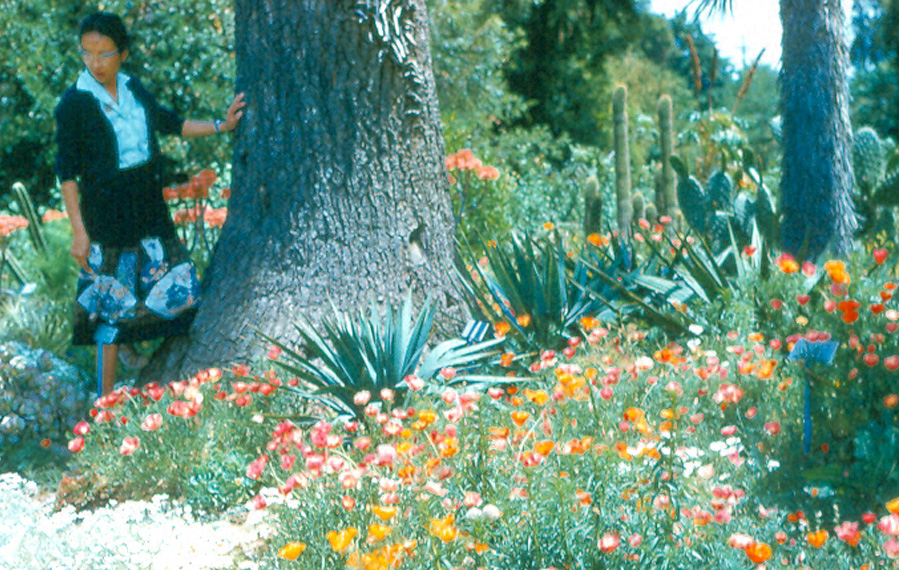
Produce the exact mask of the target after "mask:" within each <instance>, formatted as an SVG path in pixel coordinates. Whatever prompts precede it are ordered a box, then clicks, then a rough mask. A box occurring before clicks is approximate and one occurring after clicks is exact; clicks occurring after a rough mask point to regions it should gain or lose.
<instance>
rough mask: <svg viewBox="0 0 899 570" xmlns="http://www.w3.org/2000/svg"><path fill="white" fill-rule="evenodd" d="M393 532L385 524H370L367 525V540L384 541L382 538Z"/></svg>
mask: <svg viewBox="0 0 899 570" xmlns="http://www.w3.org/2000/svg"><path fill="white" fill-rule="evenodd" d="M391 532H393V529H392V528H390V527H389V526H387V525H386V524H370V525H368V539H369V540H370V541H372V542H377V541H379V540H384V538H385V537H386V536H387V535H389V534H390V533H391Z"/></svg>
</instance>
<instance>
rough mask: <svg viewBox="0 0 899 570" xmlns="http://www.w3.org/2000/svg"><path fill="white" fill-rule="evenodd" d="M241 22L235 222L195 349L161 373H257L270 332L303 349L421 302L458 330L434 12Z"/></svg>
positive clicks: (281, 0) (344, 12) (273, 2)
mask: <svg viewBox="0 0 899 570" xmlns="http://www.w3.org/2000/svg"><path fill="white" fill-rule="evenodd" d="M235 8H236V12H235V14H236V18H235V20H236V23H237V24H236V34H235V35H236V50H237V54H236V55H237V68H238V81H237V89H238V91H240V92H244V93H245V94H246V98H247V101H248V106H247V108H246V109H247V113H246V115H245V117H244V118H243V120H242V123H241V125H240V126H239V130H238V132H237V135H238V136H237V141H236V145H235V151H234V163H233V181H232V188H231V198H230V201H229V204H228V219H227V221H226V223H225V225H224V227H223V229H222V235H221V238H220V240H219V243H218V245H217V246H216V250H215V253H214V256H213V260H212V264H211V266H210V268H209V270H208V272H207V275H206V277H205V279H204V298H203V302H202V305H201V308H200V311H199V314H198V315H197V319H196V321H195V323H194V326H193V328H192V330H191V335H190V338H189V340H188V341H187V345H186V346H182V347H180V348H179V347H173V348H172V349H170V350H168V361H170V362H163V361H164V360H165V355H162V356H160V358H159V359H158V360H159V361H160V362H159V366H158V368H163V369H165V372H166V374H165V376H169V375H172V374H175V375H182V376H183V375H187V374H192V373H193V372H194V371H196V370H198V369H202V368H205V367H209V366H223V365H227V364H228V363H231V362H235V361H246V360H247V359H248V358H249V357H251V356H254V355H259V354H260V353H261V350H262V347H261V345H259V344H258V339H257V338H256V336H255V332H254V330H255V329H260V330H261V331H263V332H265V333H266V334H268V335H271V336H273V337H276V338H278V339H283V340H286V341H288V342H292V341H294V340H296V334H295V331H294V328H293V326H292V324H293V323H294V322H295V320H296V318H297V316H298V315H300V314H302V315H304V316H306V317H308V318H311V319H312V320H313V321H317V320H319V319H320V318H321V317H322V316H323V315H325V314H327V313H329V312H330V307H331V304H332V303H333V304H334V305H335V306H336V307H338V308H341V309H343V310H356V309H357V308H365V307H367V306H368V304H369V302H370V301H372V300H374V301H376V302H378V303H393V304H396V302H397V301H398V300H399V299H400V298H401V296H402V294H403V293H404V292H405V291H406V290H407V289H409V288H412V290H413V292H414V293H415V296H416V298H417V299H419V300H421V299H423V298H424V297H425V295H426V294H437V296H438V299H439V303H440V305H441V306H442V307H443V309H444V314H449V315H450V316H453V315H456V316H458V314H459V313H461V311H462V308H461V305H460V304H458V302H457V298H458V297H457V295H456V293H455V289H454V287H453V283H454V282H455V280H454V278H453V277H452V276H453V261H452V260H453V219H452V211H451V207H450V203H449V194H448V179H447V173H446V167H445V157H444V155H445V152H444V143H443V137H442V134H441V131H440V117H439V111H438V108H437V98H436V92H435V88H434V79H433V74H432V69H431V59H430V51H429V46H428V28H427V13H426V9H425V0H235ZM179 360H180V361H179ZM157 374H158V373H153V375H154V376H155V375H157Z"/></svg>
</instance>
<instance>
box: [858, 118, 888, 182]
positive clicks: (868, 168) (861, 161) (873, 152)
mask: <svg viewBox="0 0 899 570" xmlns="http://www.w3.org/2000/svg"><path fill="white" fill-rule="evenodd" d="M884 160H885V159H884V148H883V143H882V142H881V140H880V137H879V136H877V132H876V131H874V129H872V128H871V127H864V128H861V129H859V130H858V131H857V132H856V133H855V138H854V140H853V141H852V167H853V169H854V170H855V182H856V184H858V189H859V190H860V191H861V193H862V195H864V196H870V195H871V193H872V192H873V190H874V188H875V187H876V185H877V183H878V182H879V181H880V179H881V178H882V177H883V171H884V166H885V162H884Z"/></svg>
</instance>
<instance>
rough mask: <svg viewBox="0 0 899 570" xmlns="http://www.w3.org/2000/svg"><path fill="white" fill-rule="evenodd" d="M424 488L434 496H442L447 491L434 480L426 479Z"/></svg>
mask: <svg viewBox="0 0 899 570" xmlns="http://www.w3.org/2000/svg"><path fill="white" fill-rule="evenodd" d="M424 490H425V491H427V492H428V493H430V494H432V495H434V496H435V497H442V496H444V495H446V494H447V492H448V491H447V490H446V489H444V488H443V486H442V485H441V484H440V483H438V482H436V481H428V482H427V483H425V486H424Z"/></svg>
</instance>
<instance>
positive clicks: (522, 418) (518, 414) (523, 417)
mask: <svg viewBox="0 0 899 570" xmlns="http://www.w3.org/2000/svg"><path fill="white" fill-rule="evenodd" d="M511 415H512V421H513V422H515V425H517V426H518V427H521V426H523V425H524V422H526V421H528V418H529V417H531V414H530V413H529V412H524V411H521V410H516V411H514V412H512V414H511Z"/></svg>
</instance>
